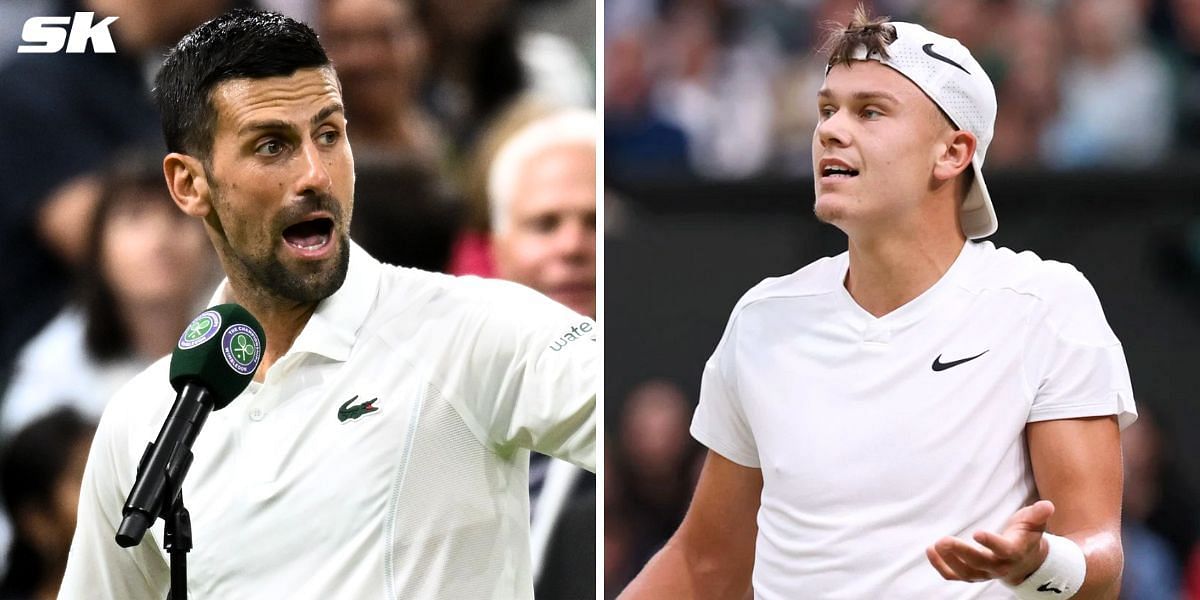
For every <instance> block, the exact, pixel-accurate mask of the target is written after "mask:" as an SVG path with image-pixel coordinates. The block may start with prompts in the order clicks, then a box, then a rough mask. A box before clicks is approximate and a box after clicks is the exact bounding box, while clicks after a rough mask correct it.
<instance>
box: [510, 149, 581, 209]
mask: <svg viewBox="0 0 1200 600" xmlns="http://www.w3.org/2000/svg"><path fill="white" fill-rule="evenodd" d="M595 191H596V147H595V146H592V145H590V144H586V143H578V144H574V143H572V144H558V145H554V146H549V147H546V148H544V149H542V150H541V151H539V152H537V153H536V154H534V155H532V156H530V157H529V159H528V160H526V161H525V163H524V165H522V167H521V171H520V176H519V177H518V180H517V189H516V192H517V193H516V194H515V196H514V198H513V207H514V208H515V209H517V210H518V211H519V210H521V209H526V210H542V209H546V208H553V207H554V206H555V205H564V206H565V205H567V204H575V205H578V204H581V203H582V204H586V203H590V204H592V205H595V202H596V194H595Z"/></svg>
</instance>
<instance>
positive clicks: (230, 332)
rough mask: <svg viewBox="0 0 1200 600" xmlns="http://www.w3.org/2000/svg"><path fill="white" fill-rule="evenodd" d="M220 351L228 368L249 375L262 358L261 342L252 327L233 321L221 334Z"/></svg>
mask: <svg viewBox="0 0 1200 600" xmlns="http://www.w3.org/2000/svg"><path fill="white" fill-rule="evenodd" d="M184 335H186V334H184ZM221 352H222V354H224V355H225V363H226V364H228V365H229V368H231V369H233V370H234V371H237V372H238V373H240V374H242V375H249V374H251V373H253V372H254V370H255V369H257V368H258V361H259V360H260V359H262V343H261V342H260V341H259V339H258V334H257V333H255V332H254V330H253V329H251V328H249V327H247V326H245V325H242V324H241V323H235V324H233V325H230V326H229V329H226V330H225V335H223V336H221Z"/></svg>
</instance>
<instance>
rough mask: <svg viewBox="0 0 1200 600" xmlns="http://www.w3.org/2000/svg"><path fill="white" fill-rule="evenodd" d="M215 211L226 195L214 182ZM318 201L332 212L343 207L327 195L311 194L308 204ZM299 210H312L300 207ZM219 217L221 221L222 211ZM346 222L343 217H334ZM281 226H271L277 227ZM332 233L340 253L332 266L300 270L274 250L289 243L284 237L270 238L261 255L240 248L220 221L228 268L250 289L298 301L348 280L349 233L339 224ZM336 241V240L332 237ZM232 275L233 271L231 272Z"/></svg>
mask: <svg viewBox="0 0 1200 600" xmlns="http://www.w3.org/2000/svg"><path fill="white" fill-rule="evenodd" d="M211 189H212V195H213V209H214V212H216V211H218V210H220V208H219V207H224V201H223V200H224V198H223V194H222V193H221V190H220V187H219V186H216V185H214V186H212V188H211ZM310 203H315V204H316V205H317V208H319V209H322V210H327V211H329V212H330V213H331V214H335V215H340V214H341V211H340V209H339V207H338V204H337V202H336V201H335V200H333V198H331V197H328V196H312V197H311V201H307V202H305V205H308V204H310ZM296 210H311V208H308V207H304V208H297V209H296ZM217 220H218V222H221V218H220V213H219V212H218V213H217ZM337 222H344V220H343V219H338V220H337V221H335V223H337ZM276 229H278V227H272V228H271V230H272V231H275V230H276ZM330 235H331V236H332V237H334V238H336V242H337V245H338V247H337V254H336V255H335V256H334V257H333V260H332V261H331V262H332V264H331V265H330V266H324V265H323V264H322V265H321V266H316V265H314V268H312V269H309V270H308V272H297V271H295V270H293V269H291V268H289V267H288V266H287V265H285V264H284V263H283V262H282V261H280V260H279V258H278V257H277V256H276V254H275V247H276V245H277V244H280V243H286V242H283V241H281V240H270V241H269V243H268V244H267V245H266V246H265V247H264V248H263V249H262V250H263V252H262V254H261V255H255V254H253V253H249V252H240V251H238V250H237V249H235V248H234V247H233V245H232V244H231V243H230V241H229V237H228V232H227V231H226V230H225V229H224V224H223V222H222V224H221V236H222V243H223V245H224V249H223V252H222V254H223V255H224V256H226V257H227V260H226V270H227V271H229V270H234V271H237V272H238V275H240V277H239V278H240V279H242V280H243V281H245V282H246V283H247V284H249V286H250V290H248V291H250V293H253V294H256V295H266V296H270V297H273V298H277V299H280V300H285V301H289V302H295V303H299V304H316V303H318V302H320V301H322V300H324V299H326V298H328V297H330V296H332V295H333V294H334V293H335V292H337V291H338V289H340V288H341V287H342V284H343V283H345V281H346V274H347V273H348V272H349V268H350V243H349V236H348V235H347V234H346V233H345V232H344V231H340V230H338V229H337V227H336V225H335V227H334V229H333V231H331V232H330ZM331 241H334V240H331ZM228 274H229V275H233V273H228Z"/></svg>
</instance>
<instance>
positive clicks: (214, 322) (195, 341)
mask: <svg viewBox="0 0 1200 600" xmlns="http://www.w3.org/2000/svg"><path fill="white" fill-rule="evenodd" d="M220 329H221V314H220V313H218V312H217V311H215V310H206V311H204V312H202V313H200V315H199V316H197V317H196V318H195V319H192V322H191V323H190V324H188V326H187V329H185V330H184V331H183V335H181V336H179V349H180V350H188V349H191V348H195V347H196V346H199V345H200V344H203V343H204V342H207V341H208V340H211V339H212V338H213V336H214V335H217V331H219V330H220Z"/></svg>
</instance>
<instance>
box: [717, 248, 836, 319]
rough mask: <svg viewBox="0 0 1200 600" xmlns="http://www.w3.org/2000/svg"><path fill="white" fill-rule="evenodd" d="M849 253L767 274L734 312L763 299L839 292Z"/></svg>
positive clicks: (745, 295)
mask: <svg viewBox="0 0 1200 600" xmlns="http://www.w3.org/2000/svg"><path fill="white" fill-rule="evenodd" d="M847 261H848V255H847V254H846V253H845V252H843V253H842V254H839V255H837V256H826V257H823V258H819V259H817V260H815V261H813V262H811V263H809V264H807V265H805V266H804V267H803V268H801V269H799V270H797V271H794V272H792V273H789V274H787V275H782V276H779V277H767V278H766V279H763V280H762V281H760V282H758V284H757V285H755V286H754V287H752V288H750V289H749V290H747V291H746V293H745V294H742V297H741V299H740V300H738V303H737V306H735V307H734V313H735V314H736V313H738V312H741V311H743V310H746V309H747V308H749V307H750V306H752V305H756V304H759V303H762V302H764V301H769V300H775V299H782V298H802V297H811V296H822V295H825V294H829V293H831V292H836V291H837V290H838V287H839V286H841V285H842V279H843V278H844V277H845V274H846V265H847Z"/></svg>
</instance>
